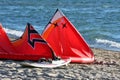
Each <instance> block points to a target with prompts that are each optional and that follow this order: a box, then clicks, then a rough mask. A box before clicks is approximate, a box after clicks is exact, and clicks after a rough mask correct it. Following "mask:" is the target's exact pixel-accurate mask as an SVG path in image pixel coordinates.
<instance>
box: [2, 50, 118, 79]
mask: <svg viewBox="0 0 120 80" xmlns="http://www.w3.org/2000/svg"><path fill="white" fill-rule="evenodd" d="M92 50H93V52H94V55H95V63H92V64H69V65H68V66H61V67H58V68H53V69H51V68H31V67H23V66H21V65H20V63H22V61H13V60H0V80H119V79H120V52H116V51H108V50H103V49H94V48H92Z"/></svg>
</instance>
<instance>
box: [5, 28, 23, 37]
mask: <svg viewBox="0 0 120 80" xmlns="http://www.w3.org/2000/svg"><path fill="white" fill-rule="evenodd" d="M4 30H5V32H6V33H7V34H11V35H15V36H18V37H20V36H21V35H22V34H23V32H22V31H17V30H12V29H8V28H4Z"/></svg>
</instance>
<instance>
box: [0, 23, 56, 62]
mask: <svg viewBox="0 0 120 80" xmlns="http://www.w3.org/2000/svg"><path fill="white" fill-rule="evenodd" d="M40 58H46V59H48V58H50V59H53V60H55V59H56V56H55V54H54V52H53V50H52V49H51V47H49V45H48V44H47V42H46V41H45V40H44V39H43V38H42V37H41V36H40V35H39V33H38V32H37V31H36V30H35V29H34V28H33V26H32V25H31V24H29V23H28V24H27V26H26V29H25V31H24V33H23V35H22V36H21V37H20V38H19V39H17V40H15V41H12V42H11V41H10V39H9V38H8V36H7V34H6V32H5V31H4V29H3V28H2V25H1V24H0V59H11V60H39V59H40Z"/></svg>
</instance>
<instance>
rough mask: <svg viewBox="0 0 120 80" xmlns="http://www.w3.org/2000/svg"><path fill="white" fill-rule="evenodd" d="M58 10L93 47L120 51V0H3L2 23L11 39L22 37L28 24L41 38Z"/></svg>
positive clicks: (1, 3) (0, 1)
mask: <svg viewBox="0 0 120 80" xmlns="http://www.w3.org/2000/svg"><path fill="white" fill-rule="evenodd" d="M56 9H60V10H61V11H62V12H63V13H64V14H65V16H66V17H67V18H68V19H69V20H70V21H71V22H72V24H73V25H74V26H75V27H76V29H77V30H78V31H79V32H80V34H81V35H82V36H83V37H84V39H85V40H86V42H87V43H88V44H89V46H90V47H94V48H101V49H106V50H113V51H120V0H0V23H1V24H2V25H3V27H4V29H5V31H6V32H7V34H8V36H9V37H13V38H18V37H20V36H21V35H22V34H23V32H24V30H25V27H26V24H27V23H28V22H29V23H31V24H32V25H33V26H34V27H35V29H36V30H37V31H38V32H39V33H40V34H41V33H42V31H43V30H44V28H45V26H46V25H47V24H48V22H49V20H50V19H51V18H52V16H53V15H54V13H55V11H56Z"/></svg>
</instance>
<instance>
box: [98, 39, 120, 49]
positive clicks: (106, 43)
mask: <svg viewBox="0 0 120 80" xmlns="http://www.w3.org/2000/svg"><path fill="white" fill-rule="evenodd" d="M96 42H97V43H100V44H104V45H109V47H114V48H115V47H116V48H120V43H118V42H115V41H111V40H107V39H96Z"/></svg>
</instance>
